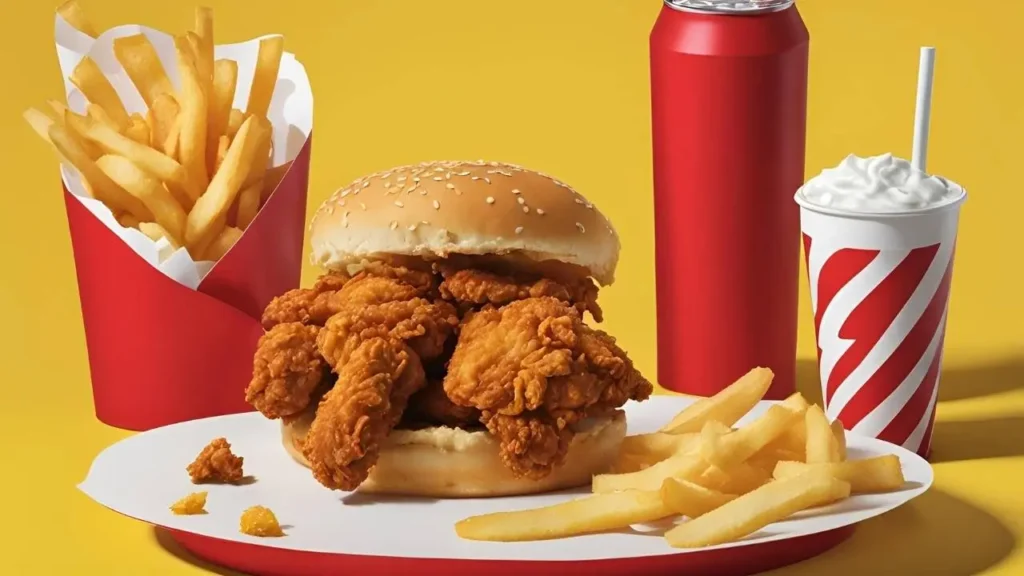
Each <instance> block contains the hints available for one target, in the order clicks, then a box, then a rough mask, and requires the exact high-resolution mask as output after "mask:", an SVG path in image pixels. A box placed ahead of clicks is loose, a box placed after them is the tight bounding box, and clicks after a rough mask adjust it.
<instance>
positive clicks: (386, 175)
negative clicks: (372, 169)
mask: <svg viewBox="0 0 1024 576" xmlns="http://www.w3.org/2000/svg"><path fill="white" fill-rule="evenodd" d="M390 177H391V172H385V173H384V174H383V175H382V176H381V177H380V179H381V180H383V179H385V178H390Z"/></svg>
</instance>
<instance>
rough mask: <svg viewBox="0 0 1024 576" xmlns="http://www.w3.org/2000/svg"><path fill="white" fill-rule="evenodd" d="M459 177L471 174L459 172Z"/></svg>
mask: <svg viewBox="0 0 1024 576" xmlns="http://www.w3.org/2000/svg"><path fill="white" fill-rule="evenodd" d="M458 175H459V176H469V172H459V174H458Z"/></svg>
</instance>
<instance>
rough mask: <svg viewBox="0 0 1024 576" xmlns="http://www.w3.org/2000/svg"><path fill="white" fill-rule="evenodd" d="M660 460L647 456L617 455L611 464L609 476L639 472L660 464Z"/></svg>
mask: <svg viewBox="0 0 1024 576" xmlns="http://www.w3.org/2000/svg"><path fill="white" fill-rule="evenodd" d="M660 461H661V460H660V459H655V458H652V457H651V456H650V455H649V454H628V453H622V454H619V455H618V457H617V458H616V459H615V462H613V463H612V465H611V467H610V469H609V473H611V474H629V473H630V472H639V471H640V470H644V469H646V468H650V467H651V466H653V465H655V464H657V463H658V462H660Z"/></svg>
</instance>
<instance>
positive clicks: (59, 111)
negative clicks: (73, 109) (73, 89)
mask: <svg viewBox="0 0 1024 576" xmlns="http://www.w3.org/2000/svg"><path fill="white" fill-rule="evenodd" d="M46 105H47V106H49V107H50V110H53V113H54V118H55V119H56V120H57V121H58V122H60V123H61V124H63V123H64V114H66V113H67V111H68V107H67V106H66V105H65V104H64V103H63V102H60V101H57V100H54V99H52V98H51V99H49V100H47V101H46Z"/></svg>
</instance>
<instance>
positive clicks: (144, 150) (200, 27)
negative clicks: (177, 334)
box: [24, 0, 289, 261]
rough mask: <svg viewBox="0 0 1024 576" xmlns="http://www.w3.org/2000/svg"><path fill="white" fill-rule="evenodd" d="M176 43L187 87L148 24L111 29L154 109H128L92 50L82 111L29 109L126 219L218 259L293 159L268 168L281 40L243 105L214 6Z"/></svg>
mask: <svg viewBox="0 0 1024 576" xmlns="http://www.w3.org/2000/svg"><path fill="white" fill-rule="evenodd" d="M58 12H59V13H60V15H61V16H62V17H63V18H64V19H65V20H66V21H67V22H68V23H69V24H70V25H72V26H74V27H75V28H77V29H78V30H79V31H81V32H83V33H85V34H88V35H89V36H91V37H94V38H95V37H96V36H97V34H96V29H95V28H94V27H93V25H92V24H91V23H90V22H89V21H88V19H87V18H86V17H85V15H84V13H83V11H82V9H81V7H80V6H79V5H78V3H77V2H76V1H75V0H71V1H69V2H66V3H65V4H63V5H61V7H60V8H58ZM174 46H175V53H176V61H177V62H176V64H177V69H178V73H179V76H180V78H181V85H180V86H179V87H178V89H175V88H174V87H173V86H172V85H171V81H170V79H169V78H168V75H167V71H166V70H165V69H164V67H163V65H162V64H161V62H160V60H159V58H158V56H157V52H156V50H155V49H154V47H153V45H152V43H150V41H149V40H148V39H147V38H146V36H145V35H143V34H136V35H133V36H125V37H121V38H117V39H116V40H114V54H115V56H116V57H117V60H118V62H119V63H120V64H121V66H122V67H123V68H124V70H125V72H126V74H127V76H128V78H129V79H130V80H131V82H132V84H133V85H134V86H135V88H136V89H137V90H138V92H139V95H140V96H142V99H143V100H144V101H145V103H146V106H147V108H148V110H147V111H146V113H145V114H140V113H133V114H130V113H128V111H127V110H126V109H125V106H124V103H123V102H122V101H121V100H120V98H119V97H118V95H117V92H116V91H115V90H114V87H113V86H112V85H111V83H110V81H109V80H108V79H107V77H106V76H104V75H103V72H102V71H101V70H100V68H99V66H98V65H97V64H96V62H95V61H94V60H93V59H91V58H89V57H85V58H83V59H82V61H81V62H80V63H79V64H78V65H77V66H76V67H75V69H74V72H73V73H72V74H71V82H72V83H73V84H74V85H75V86H76V87H77V88H78V89H79V90H80V91H81V92H82V94H83V95H84V96H85V98H86V100H88V105H87V108H86V110H85V113H84V114H79V113H76V112H74V111H72V110H69V109H68V107H67V106H66V105H65V104H62V103H61V102H59V101H56V100H51V101H49V102H48V107H46V108H44V109H36V108H31V109H29V110H27V111H26V112H25V114H24V117H25V119H26V120H27V121H28V123H29V125H30V126H31V127H32V128H33V129H34V130H35V131H36V133H38V134H39V135H40V136H41V137H42V138H43V139H44V140H46V141H47V142H48V143H50V144H51V145H52V146H53V148H54V150H55V151H56V153H57V155H58V156H59V157H60V159H61V160H62V161H63V162H64V163H66V164H68V165H71V166H74V167H75V168H76V169H77V170H78V172H79V173H80V174H81V176H82V180H83V185H84V186H85V188H86V192H87V193H88V194H89V195H90V196H91V197H93V198H95V199H97V200H100V201H102V202H103V203H104V204H105V205H106V206H107V207H108V208H110V210H111V212H113V214H114V216H115V217H116V218H117V221H118V222H119V223H120V224H121V225H122V226H124V227H134V228H137V229H138V230H139V231H141V232H142V233H143V234H145V235H146V236H148V237H150V238H152V239H153V240H154V241H156V240H159V239H161V238H165V239H166V241H167V242H168V243H169V244H170V245H171V246H172V247H173V248H175V249H176V248H178V247H185V248H186V249H187V250H188V252H189V254H190V255H191V256H192V258H193V260H196V261H200V260H218V259H220V258H221V257H222V256H223V255H224V254H225V253H226V252H227V251H228V250H229V249H230V248H231V246H233V245H234V243H235V242H236V241H237V240H238V238H239V237H241V235H242V231H243V230H245V228H246V227H247V226H248V225H249V224H250V223H251V222H252V221H253V219H254V218H255V217H256V214H257V213H258V212H259V210H260V208H261V207H262V206H263V204H264V203H265V202H266V200H267V198H268V197H269V196H270V194H271V193H272V192H273V191H274V189H275V188H276V187H277V184H278V183H279V182H280V181H281V178H283V176H284V174H285V172H286V171H287V170H288V167H289V166H288V164H284V165H281V166H277V167H274V168H268V164H269V163H270V158H271V153H272V149H271V147H272V139H271V136H272V132H273V130H272V126H271V124H270V121H269V120H268V119H267V110H268V108H269V106H270V99H271V96H272V95H273V93H274V86H275V85H276V83H277V75H278V69H279V67H280V63H281V56H282V54H283V51H284V39H283V38H282V37H280V36H275V37H269V38H265V39H263V40H261V41H260V47H259V55H258V62H257V65H256V71H255V75H254V77H253V81H252V87H251V90H250V92H249V100H248V103H247V106H246V109H245V110H244V111H242V110H239V109H235V108H232V105H233V101H234V97H235V89H236V87H237V80H238V63H237V62H235V61H233V60H226V59H222V60H215V59H214V56H213V47H214V42H213V12H212V11H211V10H210V9H209V8H197V9H196V12H195V26H194V29H193V30H191V31H188V32H186V33H184V34H181V35H179V36H176V37H175V39H174Z"/></svg>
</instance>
